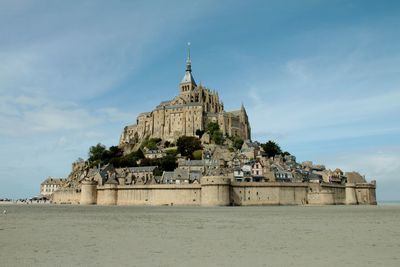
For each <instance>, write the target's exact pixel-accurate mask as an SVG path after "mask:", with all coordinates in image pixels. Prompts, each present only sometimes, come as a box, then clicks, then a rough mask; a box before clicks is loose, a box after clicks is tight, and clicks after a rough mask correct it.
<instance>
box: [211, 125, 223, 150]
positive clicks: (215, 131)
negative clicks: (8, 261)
mask: <svg viewBox="0 0 400 267" xmlns="http://www.w3.org/2000/svg"><path fill="white" fill-rule="evenodd" d="M207 132H208V133H209V134H210V138H211V140H212V141H214V143H215V144H217V145H222V144H223V143H224V135H223V134H222V131H221V130H220V129H219V125H218V123H216V122H209V123H208V124H207Z"/></svg>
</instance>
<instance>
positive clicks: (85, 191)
mask: <svg viewBox="0 0 400 267" xmlns="http://www.w3.org/2000/svg"><path fill="white" fill-rule="evenodd" d="M79 203H80V204H81V205H93V204H97V182H96V181H83V182H82V186H81V200H80V202H79Z"/></svg>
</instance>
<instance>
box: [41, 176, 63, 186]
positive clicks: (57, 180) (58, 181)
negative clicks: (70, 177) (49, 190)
mask: <svg viewBox="0 0 400 267" xmlns="http://www.w3.org/2000/svg"><path fill="white" fill-rule="evenodd" d="M64 182H65V179H63V178H52V177H49V178H47V179H46V180H44V181H43V182H42V183H41V185H47V184H56V185H63V184H64Z"/></svg>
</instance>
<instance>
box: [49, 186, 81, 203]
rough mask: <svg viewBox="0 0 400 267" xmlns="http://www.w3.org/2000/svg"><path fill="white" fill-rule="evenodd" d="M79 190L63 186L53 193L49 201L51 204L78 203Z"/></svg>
mask: <svg viewBox="0 0 400 267" xmlns="http://www.w3.org/2000/svg"><path fill="white" fill-rule="evenodd" d="M80 199H81V192H80V190H79V189H73V188H63V189H60V190H58V191H56V192H54V193H53V195H52V197H51V203H53V204H79V203H80Z"/></svg>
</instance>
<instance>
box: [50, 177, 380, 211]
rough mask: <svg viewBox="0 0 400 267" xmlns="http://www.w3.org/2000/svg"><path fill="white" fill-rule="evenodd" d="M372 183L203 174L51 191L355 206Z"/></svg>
mask: <svg viewBox="0 0 400 267" xmlns="http://www.w3.org/2000/svg"><path fill="white" fill-rule="evenodd" d="M375 188H376V185H375V183H374V182H373V183H364V184H343V185H342V184H324V183H322V184H318V183H278V182H267V183H260V182H231V180H230V179H229V178H227V177H218V176H206V177H203V178H201V180H200V184H184V185H182V184H181V185H177V184H154V185H118V184H105V185H102V186H99V185H97V184H96V183H95V182H84V183H82V187H81V190H82V192H79V191H77V190H73V189H68V190H66V189H63V190H62V191H57V192H55V193H54V194H53V199H52V202H53V203H56V204H78V203H80V204H86V205H87V204H98V205H139V206H144V205H149V206H160V205H171V206H172V205H184V206H229V205H238V206H250V205H356V204H371V205H375V204H376V195H375Z"/></svg>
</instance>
